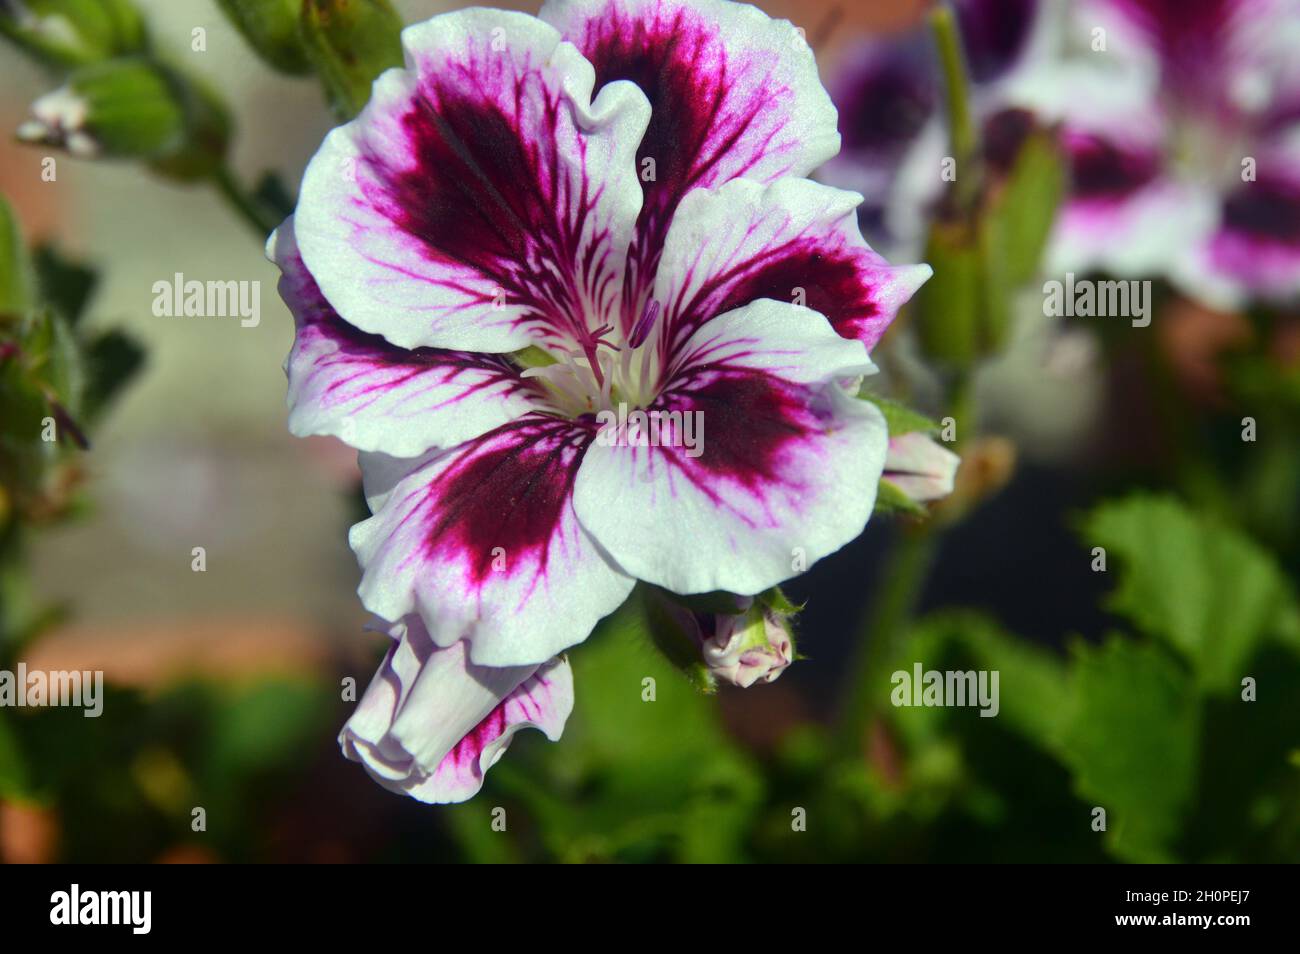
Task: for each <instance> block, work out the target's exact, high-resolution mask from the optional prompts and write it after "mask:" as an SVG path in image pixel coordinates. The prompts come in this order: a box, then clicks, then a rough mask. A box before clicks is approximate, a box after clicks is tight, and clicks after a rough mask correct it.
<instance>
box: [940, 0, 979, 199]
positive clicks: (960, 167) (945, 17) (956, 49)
mask: <svg viewBox="0 0 1300 954" xmlns="http://www.w3.org/2000/svg"><path fill="white" fill-rule="evenodd" d="M930 29H931V31H932V32H933V33H934V42H935V46H936V47H937V49H938V53H939V65H940V68H941V70H942V72H943V88H944V98H945V101H946V104H947V113H948V139H949V142H950V143H951V144H952V152H953V158H954V159H955V160H956V161H957V181H956V183H955V184H954V187H955V191H956V199H957V204H958V207H959V208H961V209H962V210H968V209H970V208H971V206H972V204H973V202H974V199H975V197H976V196H977V195H978V188H977V186H978V184H979V174H978V170H977V169H976V166H977V164H978V160H979V143H978V140H977V139H976V136H975V123H974V121H973V120H972V119H971V112H970V95H969V83H968V82H967V78H966V77H967V73H966V58H965V56H963V55H962V49H961V34H960V31H959V30H958V27H957V17H956V15H955V14H954V13H953V10H952V6H951V5H950V4H949V3H940V4H939V5H938V6H936V7H935V8H934V10H933V11H932V12H931V13H930Z"/></svg>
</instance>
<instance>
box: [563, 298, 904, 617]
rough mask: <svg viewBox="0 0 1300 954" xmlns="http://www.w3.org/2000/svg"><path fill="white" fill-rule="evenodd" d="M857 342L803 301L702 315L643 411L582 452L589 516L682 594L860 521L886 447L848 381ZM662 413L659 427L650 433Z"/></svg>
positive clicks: (784, 561)
mask: <svg viewBox="0 0 1300 954" xmlns="http://www.w3.org/2000/svg"><path fill="white" fill-rule="evenodd" d="M872 370H874V369H873V367H872V365H871V363H870V361H869V359H868V358H867V355H866V349H865V348H863V346H862V344H861V343H860V342H857V341H849V340H847V339H844V338H841V337H839V336H838V335H837V334H835V332H834V330H833V329H832V328H831V327H830V325H829V323H827V322H826V320H825V319H824V318H822V317H821V316H820V315H817V314H816V313H815V312H811V311H809V310H808V309H806V308H798V307H796V306H794V305H790V304H785V303H782V302H775V301H770V300H766V299H764V300H759V301H756V302H754V303H753V304H750V305H747V306H745V307H744V308H740V309H737V310H736V311H733V312H728V313H727V314H725V315H722V316H720V317H718V318H715V319H713V320H712V321H710V322H709V323H708V324H707V325H705V326H703V327H702V328H701V329H700V330H699V331H698V332H696V334H695V336H694V337H693V338H692V339H691V341H690V342H688V344H687V346H686V347H685V349H684V351H683V355H682V357H681V359H680V363H679V365H678V367H677V368H676V369H675V372H674V374H673V375H672V378H671V380H670V382H669V383H668V386H667V387H666V389H665V391H664V392H663V393H662V394H661V396H660V398H659V399H658V401H657V402H656V403H655V404H654V405H652V406H651V408H650V409H649V411H650V412H651V413H653V414H656V415H658V417H657V418H655V420H656V421H657V422H658V423H657V424H651V425H648V426H647V427H646V428H644V429H642V428H639V427H638V428H636V429H635V430H634V429H632V428H629V429H627V430H626V432H624V431H622V430H620V431H618V432H615V433H614V434H613V436H612V437H607V436H606V435H608V434H610V431H608V430H602V432H601V438H600V439H599V440H598V441H597V442H596V443H594V444H593V445H592V446H591V448H590V449H589V450H588V452H587V458H586V460H584V461H583V465H582V469H581V470H580V471H579V473H578V479H577V483H576V486H575V492H574V506H575V507H576V509H577V513H578V517H579V519H580V520H581V521H582V525H583V526H584V527H586V528H587V530H588V531H590V532H591V534H592V535H593V536H594V537H595V538H596V539H597V540H598V541H599V542H600V544H601V546H602V547H603V548H604V549H606V550H607V551H608V552H609V553H610V554H611V555H612V556H613V558H614V559H615V560H617V561H618V563H619V565H620V566H621V567H623V569H624V570H625V571H626V572H628V573H630V574H632V575H634V576H636V577H637V578H638V579H642V580H646V581H648V582H651V583H655V584H657V585H660V586H663V587H665V588H666V589H669V590H672V591H673V592H676V593H702V592H708V591H712V590H726V591H728V592H732V593H757V592H760V591H762V590H765V589H767V588H768V587H770V586H773V585H775V584H776V583H779V582H780V581H781V580H784V579H787V578H789V577H791V576H795V575H796V574H798V573H800V572H802V570H803V569H805V568H806V567H807V566H809V565H811V564H812V563H813V562H814V561H816V560H818V559H820V558H821V557H823V556H826V555H827V554H829V553H832V552H834V551H835V550H838V549H839V548H840V547H842V546H843V545H844V544H845V543H848V542H849V541H850V540H852V539H853V538H854V537H856V536H857V535H858V534H859V533H860V532H861V531H862V528H863V526H864V525H865V524H866V522H867V518H868V517H869V516H870V514H871V509H872V504H873V503H874V500H875V490H876V482H877V481H878V480H879V477H880V474H881V470H882V467H883V465H884V458H885V445H886V442H887V435H886V432H885V422H884V419H883V417H882V416H881V414H880V412H879V411H878V410H877V409H876V408H875V406H874V405H871V404H870V403H868V402H865V401H858V400H855V399H854V398H851V397H848V396H847V395H846V394H845V392H844V389H843V387H842V386H841V381H842V380H843V379H845V378H852V377H855V376H858V375H862V374H864V373H868V372H870V371H872ZM656 427H657V434H656Z"/></svg>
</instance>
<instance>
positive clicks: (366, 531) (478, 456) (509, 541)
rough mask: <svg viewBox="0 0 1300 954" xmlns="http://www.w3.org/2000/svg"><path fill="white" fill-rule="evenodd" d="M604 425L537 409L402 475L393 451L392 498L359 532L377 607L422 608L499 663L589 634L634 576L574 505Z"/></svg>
mask: <svg viewBox="0 0 1300 954" xmlns="http://www.w3.org/2000/svg"><path fill="white" fill-rule="evenodd" d="M593 434H594V428H593V427H591V426H590V425H584V424H581V423H578V422H574V421H568V420H563V419H557V418H551V417H547V416H544V415H539V414H533V415H529V416H528V417H525V418H522V419H520V420H519V421H515V422H513V423H511V424H507V425H505V426H503V427H500V428H497V429H496V430H494V431H491V432H489V433H487V434H485V435H483V436H482V437H480V438H477V439H476V440H474V441H471V442H469V443H467V444H464V445H462V446H460V447H457V448H454V449H452V450H449V451H444V452H442V453H439V454H435V455H432V456H429V457H426V458H424V459H423V461H422V462H421V461H416V462H413V466H414V467H415V468H416V469H414V470H412V471H411V472H410V473H409V474H407V475H406V476H405V477H404V478H403V479H402V480H401V481H399V482H397V483H396V484H395V485H392V474H391V469H390V468H389V465H391V464H392V463H393V462H392V461H391V459H389V460H386V461H383V463H384V465H385V473H383V474H381V475H380V479H379V480H378V481H376V483H378V484H381V485H383V490H384V491H385V492H372V495H373V496H374V497H375V498H376V499H377V500H378V499H381V500H382V506H380V507H379V510H378V512H377V513H376V514H375V515H374V516H373V517H371V518H370V519H369V520H365V521H363V522H361V523H359V524H357V525H356V526H354V527H353V528H352V532H351V534H350V536H349V541H350V543H351V545H352V549H353V550H354V551H355V552H356V554H357V558H358V559H359V561H360V563H361V566H362V568H363V573H362V578H361V586H360V587H359V593H360V594H361V600H362V602H363V603H364V604H365V606H366V608H367V609H369V610H370V611H371V612H373V613H375V614H376V615H378V616H381V617H383V618H385V619H398V618H401V617H404V616H406V615H408V614H411V613H418V614H419V615H420V616H421V617H422V618H423V620H424V622H425V625H426V626H427V627H428V629H429V631H430V632H431V633H433V635H434V639H435V640H437V641H438V642H439V643H440V644H442V645H447V644H449V642H451V641H455V640H457V639H460V638H464V639H465V640H467V641H468V643H469V645H470V651H471V655H472V658H473V661H474V662H476V663H481V664H483V665H490V666H512V665H522V664H527V663H533V664H535V663H540V662H543V661H545V660H547V659H549V658H551V657H552V656H554V655H555V654H556V653H557V652H559V651H560V650H562V649H564V648H566V647H568V646H572V645H573V644H575V643H579V642H582V640H584V639H586V638H587V636H588V634H589V633H590V632H591V630H592V628H593V627H594V626H595V624H596V623H597V622H598V621H599V620H600V619H601V618H602V617H603V616H605V615H606V614H608V613H610V612H612V611H613V610H615V609H617V608H618V606H619V605H620V604H621V603H622V602H623V600H624V599H625V598H626V597H627V595H628V593H629V592H631V589H632V582H633V581H632V580H631V579H630V578H629V577H628V576H626V575H625V574H624V573H623V572H622V571H621V570H620V569H619V568H618V567H617V566H616V565H615V564H613V563H612V562H611V561H610V560H609V558H608V557H607V556H606V555H605V554H604V552H603V551H602V550H601V549H600V548H599V547H598V546H597V545H596V544H595V542H594V541H593V540H592V539H591V537H590V536H588V534H587V532H586V531H585V530H583V528H582V527H581V526H580V525H579V523H578V520H577V517H576V516H575V514H574V510H573V499H572V496H573V484H574V478H575V476H576V474H577V472H578V467H579V464H581V463H582V460H583V455H584V453H585V452H586V450H587V445H588V444H589V443H590V442H591V440H592V437H593ZM368 463H369V459H368V458H366V457H363V458H362V465H363V467H364V466H366V465H367V464H368ZM390 485H391V490H388V489H387V488H388V486H390ZM444 640H446V642H444Z"/></svg>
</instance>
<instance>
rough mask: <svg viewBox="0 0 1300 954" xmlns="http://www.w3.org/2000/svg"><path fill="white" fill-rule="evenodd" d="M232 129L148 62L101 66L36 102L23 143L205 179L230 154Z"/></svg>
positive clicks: (207, 103) (202, 98)
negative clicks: (133, 161)
mask: <svg viewBox="0 0 1300 954" xmlns="http://www.w3.org/2000/svg"><path fill="white" fill-rule="evenodd" d="M226 137H227V126H226V121H225V118H224V115H222V114H221V113H220V111H219V108H218V107H216V106H215V105H214V104H213V101H212V100H211V99H210V98H209V97H208V96H206V95H205V94H203V93H202V92H201V91H200V90H198V89H197V88H192V87H191V86H189V85H188V84H187V83H186V82H185V81H184V80H183V79H181V78H180V77H179V76H176V75H174V74H172V73H171V72H169V71H167V70H166V69H165V68H163V67H161V66H159V65H157V64H155V63H152V62H150V61H148V60H145V59H140V58H130V59H122V60H110V61H107V62H104V63H96V64H94V65H92V66H86V67H83V68H82V69H80V70H78V71H76V72H75V73H73V74H72V76H70V77H69V78H68V82H67V84H66V85H64V86H62V87H60V88H59V89H57V90H54V91H53V92H51V93H47V94H45V95H44V96H42V97H40V98H39V99H37V100H36V101H35V102H34V103H33V104H32V118H31V119H30V120H28V121H27V122H24V123H23V124H22V125H21V126H19V127H18V138H19V139H21V140H23V141H25V142H36V143H45V144H47V145H51V146H57V147H60V148H63V149H66V150H67V151H68V152H69V153H71V154H72V155H74V156H77V157H79V158H85V159H95V158H130V159H146V160H151V161H153V162H154V163H155V165H156V166H157V167H158V169H159V171H162V172H164V173H169V174H172V175H175V176H177V177H178V178H192V177H194V176H196V175H200V174H202V173H203V172H204V171H205V170H206V169H207V168H209V167H210V165H212V164H214V163H215V162H216V161H219V159H220V157H221V156H222V154H223V153H224V151H225V146H226Z"/></svg>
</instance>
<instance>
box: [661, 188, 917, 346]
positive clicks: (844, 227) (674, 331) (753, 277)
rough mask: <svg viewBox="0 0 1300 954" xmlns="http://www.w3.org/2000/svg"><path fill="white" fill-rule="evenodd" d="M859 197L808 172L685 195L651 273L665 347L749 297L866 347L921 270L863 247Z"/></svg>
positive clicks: (906, 295) (882, 330) (881, 331)
mask: <svg viewBox="0 0 1300 954" xmlns="http://www.w3.org/2000/svg"><path fill="white" fill-rule="evenodd" d="M861 201H862V196H860V195H858V194H857V193H855V192H842V191H840V190H839V189H833V188H831V187H830V186H825V185H821V184H820V183H817V182H813V181H811V180H808V179H781V180H778V181H777V182H774V183H772V184H771V185H766V186H765V185H762V184H760V183H757V182H751V181H749V180H745V179H733V180H732V181H731V182H728V183H726V184H725V185H723V186H721V187H720V188H718V189H714V190H705V189H697V190H695V191H694V192H692V193H691V194H690V195H688V196H687V197H686V198H685V199H683V200H682V203H681V205H680V206H679V207H678V210H677V215H676V216H675V217H674V219H673V224H672V228H671V229H669V231H668V239H667V242H666V243H665V245H664V254H663V260H662V261H661V263H660V266H659V275H658V277H657V278H656V280H655V291H654V296H655V298H656V299H657V300H659V301H660V302H662V303H663V307H664V312H665V321H664V328H665V333H666V334H668V335H669V336H670V337H669V341H670V347H672V348H675V347H676V346H678V345H679V344H680V343H682V342H684V341H685V340H686V339H687V338H688V337H689V336H690V335H691V334H693V333H694V332H695V331H696V329H698V328H699V327H700V326H701V325H703V324H704V323H705V322H707V321H709V320H710V319H711V318H714V317H715V316H717V315H720V314H723V313H724V312H728V311H732V310H733V309H736V308H739V307H740V306H741V305H746V304H749V303H750V302H752V301H755V300H757V299H759V298H773V299H776V300H778V301H786V302H793V303H795V304H799V305H804V306H806V307H808V308H810V309H812V310H813V311H816V312H820V313H821V314H823V315H825V316H826V318H827V319H829V321H830V323H831V327H833V328H834V329H835V331H836V332H837V333H838V334H840V335H842V336H843V337H846V338H856V339H857V340H859V341H861V342H862V343H863V344H864V345H866V346H867V348H868V349H870V348H871V347H873V346H874V345H875V343H876V342H877V341H879V340H880V336H881V335H883V334H884V333H885V329H886V328H888V327H889V323H890V322H891V321H893V319H894V316H895V315H897V314H898V309H899V308H900V307H901V306H902V305H903V304H904V303H905V302H906V301H907V300H908V299H909V298H911V297H912V293H913V292H914V291H916V289H917V288H919V287H920V286H921V284H922V283H923V282H924V281H925V280H926V279H927V278H929V277H930V274H931V269H930V266H928V265H904V266H896V265H890V264H889V263H888V262H886V261H885V260H884V259H883V258H881V257H880V256H879V255H877V254H876V253H875V252H874V251H872V249H871V247H870V246H869V245H867V242H866V240H865V239H864V238H863V237H862V233H861V232H860V231H859V230H858V224H857V215H856V209H857V206H858V203H859V202H861ZM815 320H816V321H818V322H820V320H821V319H820V318H818V319H815Z"/></svg>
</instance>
